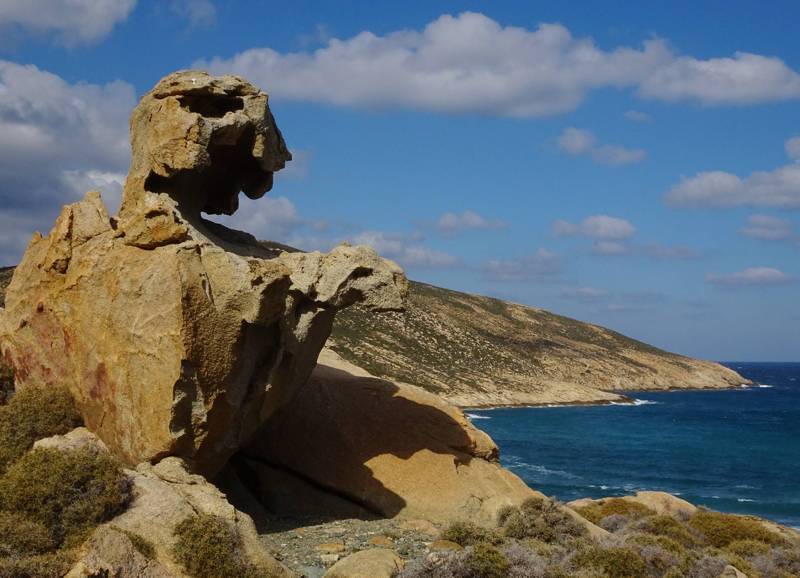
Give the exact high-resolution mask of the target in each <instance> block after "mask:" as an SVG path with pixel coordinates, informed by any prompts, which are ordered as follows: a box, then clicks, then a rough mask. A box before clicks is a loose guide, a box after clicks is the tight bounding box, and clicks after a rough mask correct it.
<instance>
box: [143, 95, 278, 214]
mask: <svg viewBox="0 0 800 578" xmlns="http://www.w3.org/2000/svg"><path fill="white" fill-rule="evenodd" d="M239 100H241V99H239ZM197 102H200V101H199V100H198V101H197ZM254 142H255V129H254V128H253V127H249V128H248V129H247V130H245V131H244V132H243V133H242V134H241V135H239V136H238V138H237V139H236V142H235V143H233V144H227V143H226V144H220V143H214V142H212V143H211V144H210V145H209V147H208V154H209V159H210V160H209V163H208V166H206V167H203V168H198V169H190V170H182V171H178V172H176V173H175V174H174V175H172V176H170V177H162V176H160V175H156V174H154V173H151V174H150V176H148V177H147V180H146V181H145V188H146V189H147V190H148V191H151V192H156V193H167V194H168V195H170V196H171V197H172V198H174V199H176V200H178V201H179V202H180V204H181V205H182V208H183V209H184V210H185V211H186V213H184V216H186V217H187V218H191V217H194V216H199V214H200V213H201V212H202V213H207V214H210V215H220V214H225V215H232V214H233V213H234V212H236V209H237V208H238V207H239V192H242V191H243V192H244V193H245V194H246V195H247V196H249V197H250V198H258V197H260V196H261V195H263V194H264V193H266V192H267V191H268V190H270V189H271V188H272V176H273V175H272V173H271V172H269V171H264V170H263V169H262V168H261V166H260V165H259V163H258V161H257V160H256V159H255V158H254V157H253V154H252V150H253V145H254Z"/></svg>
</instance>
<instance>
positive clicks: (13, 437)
mask: <svg viewBox="0 0 800 578" xmlns="http://www.w3.org/2000/svg"><path fill="white" fill-rule="evenodd" d="M79 425H81V418H80V416H79V415H78V412H77V410H76V409H75V403H74V401H73V399H72V396H71V395H70V393H69V392H68V391H67V390H66V389H64V388H53V387H39V386H28V387H24V388H22V389H20V390H19V391H17V392H16V393H15V394H14V395H13V396H12V397H11V400H10V401H9V402H8V404H7V405H4V406H0V474H2V472H3V471H5V470H6V469H8V467H9V466H11V464H13V463H14V462H15V461H16V460H18V459H19V458H20V457H21V456H22V454H24V453H25V452H26V451H28V450H29V449H30V448H31V446H32V445H33V442H35V441H36V440H38V439H41V438H45V437H49V436H54V435H60V434H65V433H67V432H68V431H70V430H72V429H74V428H76V427H78V426H79Z"/></svg>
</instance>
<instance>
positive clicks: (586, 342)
mask: <svg viewBox="0 0 800 578" xmlns="http://www.w3.org/2000/svg"><path fill="white" fill-rule="evenodd" d="M328 347H330V348H332V349H334V350H335V351H336V352H337V353H338V354H339V355H341V356H342V357H344V358H345V359H347V360H348V361H350V362H351V363H354V364H356V365H360V366H361V367H363V368H365V369H366V370H368V371H369V372H370V373H372V374H373V375H377V376H382V377H386V378H389V379H393V380H396V381H402V382H406V383H411V384H414V385H419V386H421V387H423V388H425V389H427V390H429V391H432V392H435V393H437V394H439V395H441V396H442V397H444V398H445V399H446V400H448V401H450V402H452V403H455V404H457V405H460V406H467V407H469V406H481V405H502V404H546V403H577V402H604V401H614V400H619V394H615V393H611V392H613V391H620V390H643V389H648V390H653V389H670V388H725V387H731V386H736V385H739V384H742V383H745V382H746V381H747V380H746V379H744V378H743V377H741V376H740V375H739V374H737V373H736V372H734V371H732V370H730V369H728V368H726V367H723V366H721V365H719V364H717V363H712V362H708V361H701V360H697V359H691V358H688V357H683V356H681V355H676V354H673V353H668V352H666V351H662V350H660V349H657V348H655V347H652V346H650V345H647V344H645V343H642V342H640V341H636V340H634V339H630V338H628V337H625V336H624V335H621V334H619V333H616V332H614V331H611V330H609V329H605V328H603V327H599V326H597V325H592V324H589V323H582V322H580V321H576V320H574V319H569V318H567V317H562V316H560V315H555V314H553V313H550V312H547V311H544V310H542V309H537V308H534V307H524V306H522V305H516V304H513V303H508V302H504V301H500V300H498V299H492V298H489V297H482V296H477V295H468V294H465V293H458V292H456V291H450V290H447V289H440V288H438V287H433V286H431V285H425V284H422V283H412V288H411V296H410V299H409V303H408V307H407V311H406V312H404V313H385V314H380V315H375V314H373V313H368V312H367V311H365V310H362V309H359V308H353V309H350V310H348V311H345V312H343V313H342V314H340V315H339V316H337V318H336V323H335V325H334V330H333V334H332V335H331V338H330V340H329V342H328Z"/></svg>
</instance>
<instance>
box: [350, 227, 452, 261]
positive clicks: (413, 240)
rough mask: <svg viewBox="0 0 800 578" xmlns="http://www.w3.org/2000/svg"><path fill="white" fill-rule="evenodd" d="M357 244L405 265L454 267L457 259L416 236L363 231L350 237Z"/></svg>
mask: <svg viewBox="0 0 800 578" xmlns="http://www.w3.org/2000/svg"><path fill="white" fill-rule="evenodd" d="M352 242H353V243H355V244H357V245H369V246H370V247H372V248H373V249H375V250H376V251H377V252H378V253H380V254H381V255H383V256H384V257H388V258H389V259H393V260H395V261H397V262H398V263H400V264H401V265H403V266H405V267H418V268H424V269H445V268H449V267H455V266H456V265H458V264H459V260H458V259H457V258H456V257H454V256H453V255H450V254H448V253H444V252H442V251H436V250H434V249H431V248H429V247H426V246H424V245H422V244H421V243H420V239H419V238H418V237H414V236H411V237H409V236H408V235H403V234H399V233H397V234H394V233H385V232H382V231H364V232H362V233H360V234H358V235H356V236H355V237H353V238H352Z"/></svg>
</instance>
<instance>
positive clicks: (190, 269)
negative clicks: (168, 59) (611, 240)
mask: <svg viewBox="0 0 800 578" xmlns="http://www.w3.org/2000/svg"><path fill="white" fill-rule="evenodd" d="M131 133H132V143H133V154H132V163H131V169H130V173H129V175H128V178H127V181H126V184H125V189H124V195H123V203H122V208H121V210H120V213H119V215H118V216H117V217H113V218H112V217H110V216H109V215H108V213H107V211H106V208H105V206H104V205H103V202H102V200H101V199H100V195H99V193H97V192H89V193H87V195H86V197H85V198H84V199H83V200H82V201H80V202H78V203H75V204H72V205H68V206H66V207H64V209H63V211H62V212H61V215H60V216H59V218H58V220H57V221H56V224H55V226H54V228H53V230H52V231H51V233H50V234H49V235H48V236H47V237H42V236H41V235H38V234H37V235H36V236H34V238H33V239H32V240H31V242H30V244H29V246H28V249H27V251H26V253H25V256H24V258H23V260H22V262H21V263H20V265H19V267H18V268H17V269H16V271H15V273H14V277H13V280H12V282H11V284H10V286H9V288H8V292H7V294H6V309H5V311H3V312H2V315H0V348H2V353H3V356H4V358H5V359H6V360H7V361H8V362H9V363H10V364H11V365H12V366H13V367H14V369H15V371H16V375H17V382H18V386H21V387H24V386H25V385H26V384H30V383H40V384H51V385H66V386H68V387H69V389H70V390H71V391H72V393H73V395H74V396H75V398H76V401H77V404H78V406H79V409H80V411H81V413H82V414H83V417H84V420H85V422H86V426H87V427H88V428H89V429H90V430H91V431H92V432H94V433H96V434H97V435H98V436H99V437H100V438H101V439H102V440H103V441H104V442H105V443H106V444H107V445H108V447H109V448H110V449H111V450H112V451H114V452H115V453H116V454H118V455H120V456H121V457H123V458H124V459H125V460H126V461H128V462H129V463H130V464H136V463H139V462H143V461H157V460H159V459H160V458H163V457H165V456H172V455H174V456H180V457H182V458H184V459H186V460H187V461H188V462H189V463H190V464H191V465H192V467H193V468H194V469H195V471H198V472H201V473H204V474H207V475H210V474H213V473H215V472H216V471H217V470H218V469H219V468H220V467H221V466H222V465H223V464H224V463H225V461H226V460H227V459H228V457H229V456H230V455H231V454H232V453H233V452H234V451H235V450H236V449H237V448H238V447H240V446H241V445H242V444H243V443H244V442H245V441H247V440H249V438H250V437H251V436H252V435H253V433H254V432H255V431H256V430H257V429H258V427H259V426H260V425H261V424H262V423H263V422H264V420H265V419H266V418H268V417H269V416H270V415H271V414H272V413H274V412H275V411H276V410H277V409H278V408H279V407H281V405H283V404H284V403H286V402H287V401H288V400H289V399H291V398H292V397H293V395H294V394H295V392H296V391H297V390H298V388H300V387H301V386H302V385H303V384H304V383H305V382H306V380H307V378H308V375H309V373H310V372H311V370H312V369H313V367H314V364H315V361H316V358H317V355H318V353H319V350H320V349H321V348H322V346H323V344H324V342H325V340H326V339H327V337H328V335H329V333H330V330H331V324H332V322H333V316H334V314H335V313H336V311H337V310H338V309H340V308H342V307H347V306H348V305H350V304H353V303H356V302H363V303H365V304H366V305H368V306H370V307H373V308H376V309H398V308H401V307H402V306H403V303H404V299H405V296H406V294H407V281H406V279H405V277H404V275H403V273H402V271H401V270H400V268H399V267H398V266H397V265H395V264H394V263H392V262H390V261H386V260H383V259H381V258H380V257H379V256H378V255H377V254H376V253H375V252H374V251H373V250H371V249H369V248H366V247H350V246H345V245H343V246H340V247H337V248H335V249H334V250H333V251H332V252H330V253H328V254H320V253H293V254H292V253H285V252H283V251H280V250H277V249H272V248H270V247H269V246H265V245H264V244H262V243H259V242H257V241H256V240H255V239H254V238H253V237H251V236H250V235H247V234H245V233H240V232H236V231H231V230H229V229H227V228H225V227H222V226H220V225H217V224H214V223H211V222H209V221H206V220H205V219H203V217H202V216H201V213H212V214H215V213H227V214H231V213H233V212H234V211H235V210H236V208H237V202H238V201H237V199H238V194H239V191H244V193H245V194H247V195H248V196H249V197H251V198H258V197H260V196H261V195H263V194H264V193H265V192H266V191H268V190H269V189H270V187H271V186H272V176H273V173H274V172H275V171H277V170H280V169H281V168H282V167H283V166H284V164H285V163H286V161H288V160H289V159H290V158H291V156H290V154H289V153H288V151H287V149H286V145H285V143H284V141H283V138H282V136H281V134H280V131H279V130H278V128H277V126H276V125H275V122H274V119H273V117H272V114H271V113H270V110H269V107H268V97H267V95H266V94H265V93H264V92H262V91H260V90H259V89H257V88H255V87H254V86H252V85H251V84H249V83H247V82H246V81H244V80H242V79H240V78H237V77H233V76H225V77H221V78H212V77H210V76H208V75H207V74H205V73H202V72H198V71H185V72H179V73H175V74H172V75H170V76H168V77H166V78H164V79H163V80H162V81H161V82H159V83H158V85H157V86H156V87H155V88H154V89H153V90H152V91H151V92H149V93H148V94H146V95H145V96H144V97H143V98H142V100H141V102H140V104H139V105H138V106H137V108H136V109H135V110H134V112H133V115H132V119H131Z"/></svg>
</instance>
